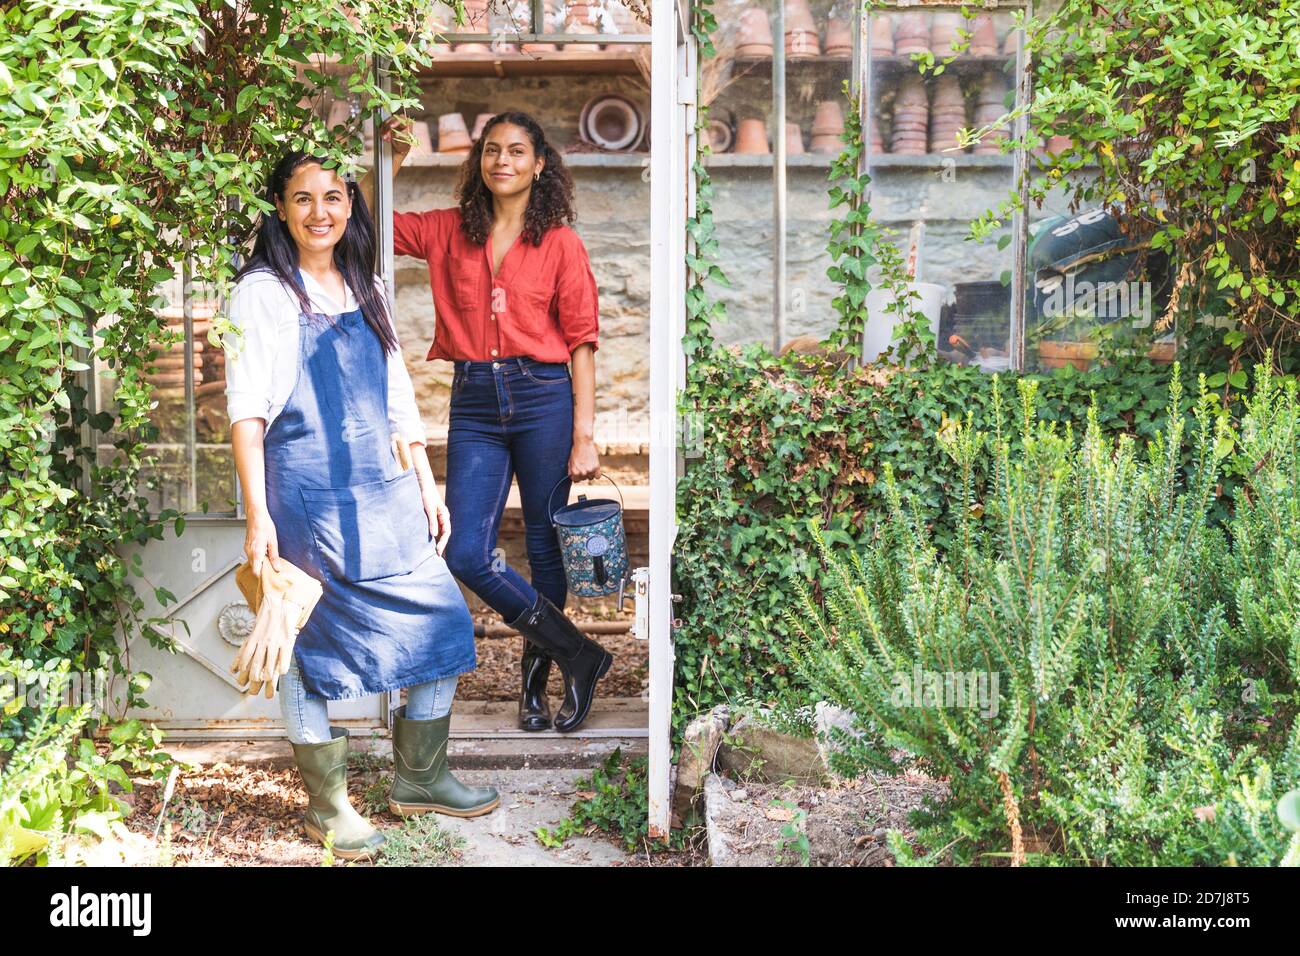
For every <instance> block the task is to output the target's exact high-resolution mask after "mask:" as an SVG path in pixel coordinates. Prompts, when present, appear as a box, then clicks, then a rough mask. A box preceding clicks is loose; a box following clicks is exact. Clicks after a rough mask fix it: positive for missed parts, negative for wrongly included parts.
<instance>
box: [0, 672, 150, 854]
mask: <svg viewBox="0 0 1300 956" xmlns="http://www.w3.org/2000/svg"><path fill="white" fill-rule="evenodd" d="M0 679H3V683H0V706H4V708H5V709H6V710H10V709H16V707H15V705H16V704H18V703H21V702H20V701H18V700H16V699H15V698H12V697H10V695H11V694H12V692H13V687H14V686H15V685H17V686H25V687H29V688H37V687H38V686H39V687H41V695H40V699H39V702H38V704H37V706H36V707H35V708H34V710H35V715H36V716H35V721H34V723H33V725H32V727H31V729H30V731H29V732H28V733H27V735H26V736H25V737H24V738H23V739H21V740H14V739H13V738H5V739H4V740H3V741H0V743H2V744H3V746H0V761H2V762H0V866H7V865H10V864H16V863H22V862H23V861H24V860H26V859H28V858H29V857H32V856H35V858H36V862H37V864H38V865H44V864H45V863H46V861H47V858H48V857H49V855H50V854H51V853H52V852H56V851H57V850H58V849H59V844H60V841H61V840H62V839H63V838H64V837H65V836H67V835H70V834H74V833H89V834H93V835H95V836H97V837H101V838H103V837H107V836H109V835H110V834H111V833H113V832H114V831H118V830H120V828H121V822H122V820H123V818H125V817H126V815H127V814H128V813H129V812H130V808H129V807H128V806H127V805H126V804H125V803H123V802H122V801H120V800H119V799H117V797H115V796H114V795H113V792H112V789H111V786H116V787H118V788H120V789H121V790H123V791H126V792H128V793H129V792H130V791H131V790H132V789H133V787H132V784H131V779H130V777H129V776H128V774H127V771H128V770H132V771H134V772H147V771H150V770H152V772H153V775H154V776H155V777H157V776H158V775H159V774H160V773H161V772H162V767H163V766H164V760H163V759H161V758H163V757H165V755H161V754H154V753H150V752H149V751H150V750H152V748H155V747H157V746H158V745H159V743H160V742H161V740H162V734H161V732H159V731H158V730H156V729H152V730H146V729H145V728H144V727H143V726H142V725H141V724H140V722H139V721H127V722H125V723H123V724H120V725H119V726H117V727H115V728H113V731H112V733H111V735H110V737H109V751H108V753H106V754H100V753H99V752H97V750H96V749H95V747H94V745H93V744H92V743H91V741H90V740H88V739H86V738H84V737H83V738H81V739H80V740H78V739H77V738H78V735H79V734H80V733H81V731H82V728H83V727H84V726H85V725H86V723H87V722H88V721H89V720H90V719H91V716H92V713H93V707H94V703H93V702H92V701H87V702H83V703H81V704H79V705H77V706H67V705H65V704H64V703H63V692H64V690H65V688H66V687H67V685H68V663H67V662H66V661H62V662H59V661H53V660H51V661H47V662H46V664H45V665H44V666H42V667H39V668H38V667H36V666H35V665H34V664H33V663H32V662H31V661H20V660H15V659H14V657H13V651H12V648H3V649H0ZM69 751H71V753H72V755H71V756H70V757H69V756H67V755H68V753H69Z"/></svg>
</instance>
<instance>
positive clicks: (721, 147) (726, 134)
mask: <svg viewBox="0 0 1300 956" xmlns="http://www.w3.org/2000/svg"><path fill="white" fill-rule="evenodd" d="M708 135H709V148H710V149H711V150H713V152H715V153H726V152H729V151H730V150H731V147H732V146H734V145H735V144H736V133H735V131H734V130H733V129H732V128H731V124H730V123H728V122H727V121H726V120H720V119H711V120H709V127H708Z"/></svg>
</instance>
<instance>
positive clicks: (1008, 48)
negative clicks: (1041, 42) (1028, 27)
mask: <svg viewBox="0 0 1300 956" xmlns="http://www.w3.org/2000/svg"><path fill="white" fill-rule="evenodd" d="M1019 40H1020V31H1019V30H1008V31H1007V37H1006V39H1005V40H1003V41H1002V54H1003V56H1015V55H1016V47H1017V45H1018V42H1019Z"/></svg>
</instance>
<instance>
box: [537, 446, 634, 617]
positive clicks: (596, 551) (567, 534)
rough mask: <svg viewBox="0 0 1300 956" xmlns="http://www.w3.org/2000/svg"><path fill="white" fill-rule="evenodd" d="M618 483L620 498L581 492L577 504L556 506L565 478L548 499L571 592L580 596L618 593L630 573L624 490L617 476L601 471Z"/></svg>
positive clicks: (614, 484)
mask: <svg viewBox="0 0 1300 956" xmlns="http://www.w3.org/2000/svg"><path fill="white" fill-rule="evenodd" d="M600 477H602V478H604V479H605V480H606V481H608V482H609V483H610V484H611V485H613V486H614V490H615V491H617V492H618V501H613V500H611V499H609V498H592V499H590V500H588V498H587V496H586V495H578V500H577V501H576V502H574V503H573V504H571V505H570V504H566V505H564V506H562V507H561V508H559V509H558V510H552V508H551V504H552V502H553V500H554V498H555V492H556V491H558V490H559V487H560V485H562V484H563V483H564V482H565V481H566V480H567V476H566V477H565V478H561V479H560V480H559V481H557V482H556V483H555V487H554V488H552V489H551V494H550V497H548V498H547V499H546V510H547V512H548V513H549V514H550V516H551V524H552V526H554V528H555V534H556V536H557V537H558V538H559V541H560V551H561V552H562V553H563V555H564V576H565V578H566V579H567V580H568V582H569V592H570V593H571V594H574V595H576V596H578V597H603V596H605V595H607V594H618V593H619V592H620V591H622V589H623V581H624V579H625V578H626V577H627V564H628V561H627V536H626V535H625V534H624V532H623V492H622V490H621V489H619V487H618V484H617V483H616V482H615V481H614V479H613V478H610V477H609V476H607V475H605V474H604V473H603V472H602V473H601V476H600Z"/></svg>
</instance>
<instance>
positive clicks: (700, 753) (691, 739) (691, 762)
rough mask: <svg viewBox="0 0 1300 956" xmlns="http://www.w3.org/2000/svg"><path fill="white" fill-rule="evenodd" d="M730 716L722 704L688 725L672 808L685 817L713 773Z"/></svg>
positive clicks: (678, 765)
mask: <svg viewBox="0 0 1300 956" xmlns="http://www.w3.org/2000/svg"><path fill="white" fill-rule="evenodd" d="M729 716H730V711H729V710H728V708H727V706H726V705H725V704H722V705H719V706H717V707H715V708H713V710H711V711H709V712H708V713H707V714H703V715H701V716H699V717H696V718H695V719H694V720H692V721H691V722H690V723H689V724H687V726H686V731H685V733H684V734H683V735H682V750H681V756H680V757H679V758H678V761H677V785H676V786H675V787H674V788H673V806H672V811H673V812H674V813H676V814H677V815H678V816H679V817H682V818H683V819H684V818H685V817H686V815H687V813H688V811H689V810H690V808H691V805H692V804H693V803H694V802H695V795H696V793H697V792H698V791H699V789H700V787H701V786H703V784H704V778H705V777H707V776H708V775H709V774H710V773H712V772H713V761H714V758H715V757H716V756H717V753H718V746H719V744H721V743H722V737H723V735H724V734H725V733H726V731H727V720H728V718H729Z"/></svg>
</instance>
